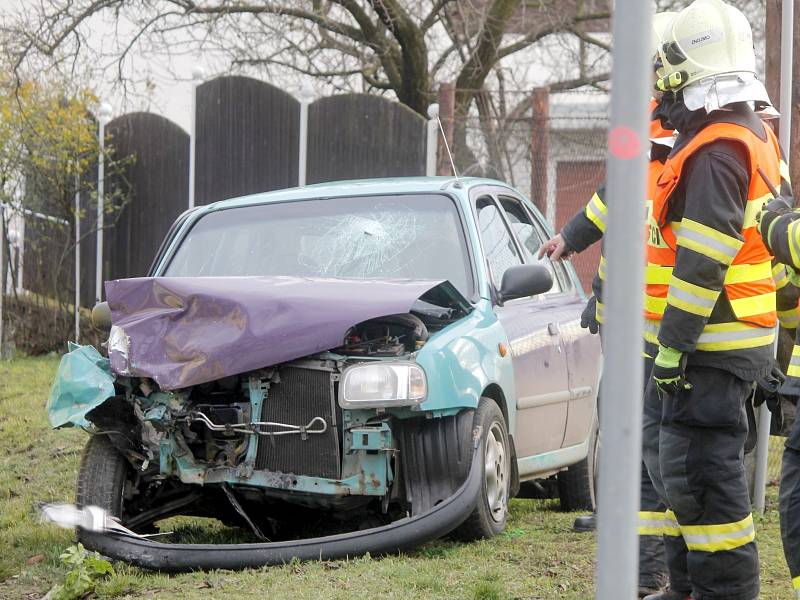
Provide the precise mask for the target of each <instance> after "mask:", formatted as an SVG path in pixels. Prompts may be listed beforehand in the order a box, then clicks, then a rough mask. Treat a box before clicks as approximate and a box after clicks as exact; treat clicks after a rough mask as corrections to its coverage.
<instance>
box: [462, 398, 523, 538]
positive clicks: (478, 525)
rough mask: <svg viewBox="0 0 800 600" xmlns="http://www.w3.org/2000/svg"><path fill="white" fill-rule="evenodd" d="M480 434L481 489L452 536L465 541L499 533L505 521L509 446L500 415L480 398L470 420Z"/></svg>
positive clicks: (485, 399)
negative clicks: (469, 513)
mask: <svg viewBox="0 0 800 600" xmlns="http://www.w3.org/2000/svg"><path fill="white" fill-rule="evenodd" d="M479 428H480V431H481V447H482V454H481V455H482V456H483V458H484V476H483V485H482V486H481V493H480V496H479V498H478V501H477V502H476V504H475V509H474V510H473V511H472V514H471V515H470V516H469V517H467V520H466V521H464V522H463V523H462V524H461V525H459V527H458V528H456V530H455V531H454V532H453V536H454V537H456V538H458V539H460V540H465V541H471V540H477V539H481V538H490V537H493V536H495V535H497V534H499V533H501V532H502V531H503V530H504V529H505V526H506V520H507V519H508V500H509V492H510V489H511V476H512V472H511V456H512V453H511V444H510V442H509V437H508V428H507V426H506V420H505V417H504V416H503V412H502V411H501V410H500V407H499V406H497V403H496V402H495V401H494V400H492V399H491V398H481V400H480V402H479V403H478V409H477V410H476V411H475V416H474V418H473V431H475V432H477V431H478V429H479Z"/></svg>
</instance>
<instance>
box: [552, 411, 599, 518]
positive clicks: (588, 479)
mask: <svg viewBox="0 0 800 600" xmlns="http://www.w3.org/2000/svg"><path fill="white" fill-rule="evenodd" d="M599 447H600V436H599V431H598V424H597V423H596V422H595V424H594V426H593V427H592V432H591V437H590V438H589V454H588V456H587V457H586V458H584V459H583V460H582V461H581V462H579V463H576V464H574V465H572V466H571V467H568V468H567V469H566V470H564V471H561V472H560V473H559V474H558V497H559V499H560V500H561V509H562V510H566V511H575V510H592V511H593V510H594V509H595V507H596V496H595V485H596V483H597V451H598V449H599Z"/></svg>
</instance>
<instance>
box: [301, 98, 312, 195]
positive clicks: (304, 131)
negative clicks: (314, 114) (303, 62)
mask: <svg viewBox="0 0 800 600" xmlns="http://www.w3.org/2000/svg"><path fill="white" fill-rule="evenodd" d="M313 97H314V90H313V89H312V88H311V86H310V85H308V83H305V84H304V85H303V88H302V89H301V90H300V128H299V129H300V130H299V131H298V136H299V137H300V140H299V144H298V152H297V187H305V185H306V176H307V174H308V107H309V105H310V104H311V100H312V98H313Z"/></svg>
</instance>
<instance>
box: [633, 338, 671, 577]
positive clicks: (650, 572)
mask: <svg viewBox="0 0 800 600" xmlns="http://www.w3.org/2000/svg"><path fill="white" fill-rule="evenodd" d="M648 354H653V352H649V353H648ZM652 370H653V358H651V357H649V356H648V357H645V359H644V382H645V385H647V380H648V379H650V372H651V371H652ZM639 489H640V496H641V499H640V509H639V510H640V512H639V587H640V588H651V589H660V588H662V587H664V585H665V584H666V582H667V565H666V559H665V552H664V539H663V537H662V535H661V531H660V530H659V527H658V526H657V525H656V523H658V522H663V520H664V518H665V515H664V511H666V509H667V507H666V505H665V504H664V502H663V501H662V500H661V498H660V496H659V495H658V492H656V488H655V487H654V486H653V482H652V481H651V480H650V474H649V473H648V472H647V467H646V465H645V464H644V461H642V475H641V480H640V486H639ZM651 523H652V524H653V525H654V526H653V527H648V525H650V524H651Z"/></svg>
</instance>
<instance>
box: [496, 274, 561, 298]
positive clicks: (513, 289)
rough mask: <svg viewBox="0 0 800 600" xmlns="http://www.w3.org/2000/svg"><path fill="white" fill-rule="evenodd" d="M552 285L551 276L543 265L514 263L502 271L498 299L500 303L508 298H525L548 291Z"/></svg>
mask: <svg viewBox="0 0 800 600" xmlns="http://www.w3.org/2000/svg"><path fill="white" fill-rule="evenodd" d="M552 287H553V276H552V275H551V274H550V271H549V270H548V269H547V267H545V266H543V265H515V266H513V267H509V268H508V269H506V272H505V273H503V281H502V282H501V284H500V292H499V293H498V300H499V301H500V303H501V304H502V303H503V302H507V301H508V300H516V299H517V298H525V297H527V296H535V295H537V294H544V293H545V292H549V291H550V288H552Z"/></svg>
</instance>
